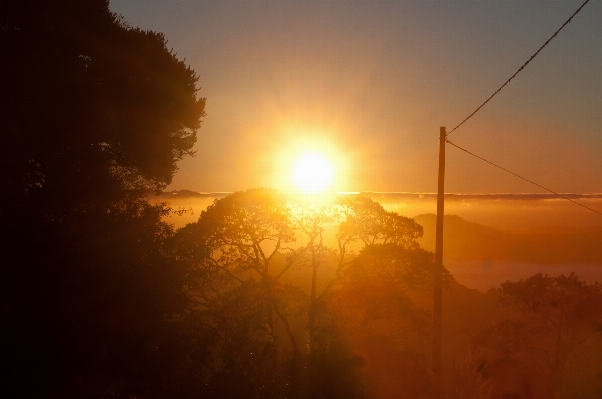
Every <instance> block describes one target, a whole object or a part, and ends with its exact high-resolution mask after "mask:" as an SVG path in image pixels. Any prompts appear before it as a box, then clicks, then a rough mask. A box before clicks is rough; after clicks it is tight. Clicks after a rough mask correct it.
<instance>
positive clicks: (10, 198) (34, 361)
mask: <svg viewBox="0 0 602 399" xmlns="http://www.w3.org/2000/svg"><path fill="white" fill-rule="evenodd" d="M0 46H1V47H0V51H1V54H2V62H0V101H1V103H0V124H1V125H2V135H1V136H0V168H1V169H0V170H1V173H0V185H1V186H2V187H3V195H2V196H1V197H0V232H1V235H2V237H3V240H2V243H1V244H0V245H1V248H0V263H1V264H2V268H1V270H0V293H1V294H0V295H1V296H0V301H1V304H0V306H1V308H2V309H3V311H2V312H1V313H0V326H1V327H0V328H1V333H0V337H1V338H0V351H1V353H2V356H1V358H2V359H1V362H2V368H3V370H5V372H4V373H2V377H1V378H2V385H3V387H2V391H3V392H5V393H7V394H8V396H11V397H37V396H45V397H71V396H73V397H76V396H85V395H87V396H90V397H100V396H101V395H102V392H111V395H114V396H119V395H125V396H147V397H151V396H153V395H157V392H160V391H161V390H162V389H165V386H164V385H162V384H164V382H165V381H166V380H165V379H164V378H159V376H160V375H162V374H161V372H160V371H159V370H160V369H159V367H158V366H159V364H160V363H162V361H166V357H164V355H165V356H168V355H167V353H168V352H169V350H167V348H166V346H167V345H159V344H158V343H159V342H169V341H170V338H169V337H170V334H172V333H173V332H174V330H173V329H171V330H170V328H169V321H168V319H167V318H166V317H165V315H169V314H173V313H177V312H181V311H182V309H183V308H184V307H185V306H186V303H187V298H186V295H185V294H184V291H183V287H184V284H185V282H186V278H187V276H186V274H185V273H183V272H182V270H181V269H177V268H174V267H172V266H171V259H170V258H169V257H168V256H167V253H166V251H165V250H164V244H165V243H166V241H167V239H168V238H169V237H170V236H171V234H172V229H171V226H169V225H167V224H166V223H164V222H162V220H161V219H162V218H163V217H164V216H165V215H166V213H168V212H169V209H168V208H166V207H165V206H164V205H157V206H151V205H149V204H148V203H147V202H146V201H145V200H144V195H145V194H146V193H147V192H148V190H159V189H161V188H163V187H165V186H166V185H167V184H168V183H169V182H170V181H171V178H172V176H173V174H174V172H175V171H176V169H177V166H176V163H177V161H179V160H180V159H182V157H184V156H186V155H190V154H192V146H193V144H194V143H195V141H196V130H197V129H198V128H199V126H200V118H201V117H202V116H203V115H204V104H205V100H204V99H202V98H201V99H197V98H196V94H197V90H198V88H197V86H196V84H197V76H196V75H195V73H194V71H192V70H191V69H190V68H188V67H187V66H186V65H185V64H184V62H182V61H180V60H178V59H177V57H176V55H175V54H174V53H173V52H171V51H169V50H168V49H167V48H166V40H165V38H164V37H163V35H162V34H160V33H155V32H150V31H143V30H140V29H137V28H136V29H135V28H132V27H130V26H129V25H128V24H127V23H126V22H125V21H124V20H123V19H122V18H121V17H119V16H117V15H115V14H113V13H111V12H110V10H109V8H108V1H106V0H87V1H77V0H62V1H41V0H37V1H35V0H24V1H14V0H7V1H2V2H1V3H0ZM159 348H160V349H159ZM151 359H154V360H151ZM145 360H146V361H145ZM164 365H165V364H164ZM107 395H109V394H107Z"/></svg>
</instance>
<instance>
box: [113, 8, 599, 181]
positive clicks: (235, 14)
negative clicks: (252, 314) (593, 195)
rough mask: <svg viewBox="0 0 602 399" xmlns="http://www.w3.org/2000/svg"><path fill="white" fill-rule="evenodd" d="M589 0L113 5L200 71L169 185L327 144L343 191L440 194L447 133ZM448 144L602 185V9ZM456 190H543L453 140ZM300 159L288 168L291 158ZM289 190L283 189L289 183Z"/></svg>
mask: <svg viewBox="0 0 602 399" xmlns="http://www.w3.org/2000/svg"><path fill="white" fill-rule="evenodd" d="M582 2H583V1H582V0H576V1H573V0H562V1H560V0H556V1H549V0H545V1H544V0H531V1H526V0H516V1H474V0H472V1H464V0H461V1H441V0H433V1H417V0H415V1H400V0H390V1H368V0H364V1H343V0H341V1H337V0H330V1H259V0H257V1H253V0H249V1H215V0H214V1H208V0H205V1H204V0H188V1H187V0H178V1H176V0H112V1H111V9H112V10H113V11H114V12H117V13H119V14H122V15H123V16H124V17H125V19H126V20H127V21H128V22H129V23H130V25H132V26H139V27H141V28H143V29H148V30H155V31H160V32H163V33H164V34H165V36H166V38H167V39H168V41H169V42H168V47H170V48H173V50H174V51H175V52H177V54H178V56H179V57H180V58H186V62H187V63H189V64H190V66H191V67H192V68H193V69H194V70H195V71H196V72H197V74H198V75H199V76H200V81H199V84H200V86H201V90H200V93H199V94H200V95H201V96H203V97H206V98H207V110H206V111H207V116H206V118H205V119H204V123H203V126H202V128H201V129H200V130H199V132H198V143H197V145H196V150H197V155H196V157H194V158H190V159H186V160H185V161H183V162H182V163H181V164H180V166H181V169H180V171H179V172H178V174H177V175H176V176H175V178H174V180H173V184H172V185H171V186H170V187H169V188H168V189H185V188H186V189H191V190H196V191H235V190H244V189H247V188H251V187H256V186H273V185H274V184H276V183H275V182H276V179H277V175H278V173H285V174H286V173H288V169H287V168H289V167H290V159H291V158H293V157H294V156H296V153H297V152H298V150H300V149H302V148H306V147H307V148H310V147H316V148H314V149H317V150H323V151H324V152H325V153H327V154H328V156H330V157H336V158H337V162H339V163H338V164H337V167H339V169H340V171H339V173H340V174H341V176H340V179H339V180H338V184H337V185H336V186H335V188H336V189H337V190H340V191H409V192H435V191H436V187H437V154H438V144H439V143H438V135H439V127H440V126H446V127H447V128H448V131H449V130H451V128H453V127H454V126H455V125H457V124H458V123H459V122H460V121H461V120H463V119H464V118H465V117H466V116H468V114H470V113H471V112H472V111H473V110H474V109H475V108H476V107H477V106H478V105H480V104H481V103H482V102H483V101H484V100H485V99H486V98H487V97H489V95H491V94H492V93H493V91H494V90H495V89H497V88H498V87H499V86H500V85H501V84H502V83H503V82H505V81H506V79H508V78H509V77H510V76H511V75H512V74H513V73H514V72H515V71H516V69H518V67H519V66H520V65H522V64H523V63H524V62H525V61H526V60H527V59H528V58H529V57H530V56H531V55H532V54H533V53H534V52H535V51H536V50H537V49H538V48H539V47H540V46H541V45H542V44H543V43H544V42H545V41H546V40H547V39H548V38H549V37H550V36H551V35H552V33H553V32H554V31H556V30H557V29H558V28H559V27H560V25H562V23H564V21H565V20H566V19H568V17H569V16H570V15H571V14H572V13H573V12H574V11H575V10H576V9H577V8H578V7H579V6H580V5H581V3H582ZM450 140H452V141H453V142H454V143H456V144H458V145H460V146H463V147H465V148H467V149H470V150H473V151H474V152H476V153H478V154H479V155H481V156H483V157H485V158H488V159H490V160H491V161H493V162H497V163H499V164H501V165H502V166H506V167H507V168H509V169H511V170H513V171H516V172H518V173H521V174H524V175H525V176H526V177H529V178H531V179H533V180H535V181H537V182H538V183H540V184H542V185H544V186H548V187H549V188H551V189H554V190H557V191H560V192H602V2H601V1H599V0H591V1H590V3H588V4H587V5H586V6H585V7H584V9H583V10H582V11H581V12H580V13H579V14H578V15H577V16H576V17H575V19H574V20H573V22H572V23H571V24H569V25H568V26H567V27H565V29H564V30H563V31H562V32H561V33H560V34H559V36H558V37H557V38H556V39H554V40H553V41H552V42H551V43H550V44H549V45H548V46H547V47H546V48H545V49H544V50H543V51H542V52H541V53H540V54H539V56H538V57H537V58H536V59H535V60H534V61H533V62H531V64H529V66H527V68H526V69H525V70H524V71H523V72H521V73H520V74H519V75H518V76H517V77H516V78H515V79H514V80H513V81H512V83H510V85H509V86H507V87H506V88H505V89H504V90H503V91H502V92H501V93H500V94H499V95H498V96H497V97H495V98H494V99H493V100H492V101H491V102H490V103H489V104H488V105H487V106H486V107H485V108H483V109H482V111H480V112H479V113H478V114H477V115H476V116H475V117H473V118H472V119H471V120H470V121H469V122H467V123H466V124H465V125H464V126H463V127H461V128H460V129H458V130H457V131H456V132H454V133H453V135H451V136H450ZM447 154H448V155H447V169H446V191H448V192H464V193H472V192H542V190H540V189H537V187H534V186H531V185H529V184H528V183H525V182H523V181H521V180H520V179H517V178H515V177H513V176H511V175H507V174H505V173H504V172H501V171H499V170H497V169H495V168H493V167H490V166H489V165H487V164H485V163H483V162H481V161H478V160H476V159H474V158H472V157H470V156H468V155H466V154H464V153H462V152H460V151H458V150H456V149H454V148H451V147H449V146H448V151H447ZM287 162H288V163H287ZM279 188H281V187H279Z"/></svg>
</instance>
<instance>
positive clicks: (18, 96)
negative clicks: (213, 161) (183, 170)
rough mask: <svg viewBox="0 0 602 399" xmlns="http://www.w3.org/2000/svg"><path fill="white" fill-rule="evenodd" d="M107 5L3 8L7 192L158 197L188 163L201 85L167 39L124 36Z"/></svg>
mask: <svg viewBox="0 0 602 399" xmlns="http://www.w3.org/2000/svg"><path fill="white" fill-rule="evenodd" d="M108 3H109V2H108V0H86V1H77V0H61V1H47V0H42V1H40V0H38V1H36V0H19V1H16V0H8V1H2V3H1V4H0V7H1V8H0V26H1V29H0V37H1V39H0V43H1V46H2V47H1V52H2V58H3V62H2V63H0V91H1V92H2V97H1V101H2V103H1V107H0V125H1V126H2V130H3V134H2V138H1V140H2V141H1V145H0V151H1V153H0V159H1V161H0V162H1V165H0V167H1V170H2V175H1V176H2V177H1V181H0V185H1V186H2V187H3V189H5V190H7V191H8V192H9V193H12V194H13V195H15V196H18V197H22V196H24V195H26V194H29V195H31V193H32V192H35V191H44V192H45V193H46V194H47V195H50V194H51V193H54V195H56V196H59V197H60V198H62V199H65V198H70V197H82V196H87V197H88V198H96V199H98V198H99V197H98V196H100V198H105V197H106V196H107V195H111V194H112V195H115V190H119V189H122V188H127V189H132V188H139V189H153V190H159V189H161V188H163V187H165V185H167V184H169V183H170V182H171V178H172V176H173V174H174V172H175V171H176V170H177V166H176V163H177V161H179V160H180V159H182V157H184V156H185V155H189V154H192V146H193V145H194V144H195V142H196V130H197V129H198V128H199V126H200V118H201V117H202V116H203V115H204V107H205V99H204V98H198V99H197V97H196V93H197V90H198V88H197V86H196V83H197V80H198V77H197V76H196V74H195V72H194V71H193V70H192V69H190V68H189V67H187V66H186V64H185V63H184V62H183V61H180V60H178V59H177V57H176V54H174V53H173V51H170V50H169V49H168V48H167V47H166V44H167V41H166V39H165V38H164V36H163V34H161V33H156V32H152V31H143V30H140V29H138V28H136V29H134V28H131V27H130V26H128V24H127V23H126V22H124V21H123V20H122V18H121V17H119V16H118V15H116V14H113V13H111V12H110V10H109V7H108ZM111 189H112V190H111Z"/></svg>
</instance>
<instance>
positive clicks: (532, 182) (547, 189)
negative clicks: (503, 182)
mask: <svg viewBox="0 0 602 399" xmlns="http://www.w3.org/2000/svg"><path fill="white" fill-rule="evenodd" d="M445 142H446V143H448V144H451V145H453V146H454V147H456V148H457V149H459V150H462V151H464V152H466V153H467V154H470V155H472V156H473V157H476V158H479V159H480V160H481V161H485V162H487V163H488V164H491V165H493V166H495V167H496V168H499V169H501V170H503V171H504V172H508V173H510V174H511V175H514V176H516V177H519V178H521V179H523V180H525V181H528V182H529V183H531V184H534V185H536V186H537V187H539V188H543V189H544V190H546V191H549V192H551V193H552V194H555V195H557V196H558V197H560V198H564V199H566V200H569V201H571V202H574V203H575V204H577V205H579V206H582V207H584V208H585V209H589V210H590V211H592V212H595V213H597V214H598V215H600V216H602V212H598V211H597V210H595V209H592V208H590V207H588V206H585V205H583V204H581V203H579V202H577V201H575V200H572V199H570V198H569V197H567V196H565V195H562V194H559V193H557V192H556V191H552V190H550V189H549V188H546V187H544V186H542V185H541V184H537V183H535V182H534V181H531V180H529V179H527V178H526V177H523V176H521V175H518V174H516V173H514V172H511V171H509V170H508V169H506V168H503V167H501V166H500V165H496V164H494V163H493V162H491V161H488V160H486V159H485V158H482V157H480V156H478V155H477V154H474V153H472V152H470V151H468V150H467V149H465V148H462V147H460V146H458V145H456V144H454V143H452V142H451V141H449V140H445Z"/></svg>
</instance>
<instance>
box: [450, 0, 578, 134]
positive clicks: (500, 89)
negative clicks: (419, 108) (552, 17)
mask: <svg viewBox="0 0 602 399" xmlns="http://www.w3.org/2000/svg"><path fill="white" fill-rule="evenodd" d="M588 2H589V0H585V2H584V3H583V4H581V7H579V8H578V9H577V11H575V12H574V13H573V15H571V17H570V18H569V19H567V20H566V22H565V23H564V24H562V26H561V27H560V28H559V29H558V30H557V31H556V32H554V34H553V35H552V37H550V38H549V39H548V40H547V41H546V42H545V43H544V44H543V45H542V46H541V47H540V48H539V50H537V51H536V52H535V54H533V55H532V56H531V58H529V59H528V60H527V62H525V63H524V64H523V65H522V66H521V67H520V68H518V71H516V72H515V73H514V75H512V76H510V79H508V80H507V81H506V83H504V84H503V85H502V86H501V87H500V88H499V89H497V90H496V91H495V93H493V94H492V95H491V96H490V97H489V98H488V99H487V100H485V102H484V103H483V104H481V105H479V107H478V108H477V109H475V110H474V112H473V113H472V114H470V115H468V116H467V117H466V119H464V120H463V121H462V122H460V124H459V125H458V126H456V127H455V128H453V129H452V130H451V131H450V132H449V133H447V136H449V135H450V134H452V133H453V132H454V130H456V129H457V128H459V127H460V126H462V125H463V124H464V122H466V121H467V120H469V119H470V118H472V116H473V115H474V114H476V113H477V112H479V110H480V109H481V108H483V107H484V106H485V104H487V103H488V102H489V100H491V99H492V98H493V97H494V96H495V95H496V94H497V93H499V92H500V91H502V89H503V88H504V87H506V85H507V84H508V83H510V81H511V80H512V79H514V77H515V76H516V75H518V73H519V72H520V71H522V70H523V69H524V68H525V67H526V66H527V64H529V63H530V62H531V61H532V60H533V58H535V57H536V56H537V54H539V52H540V51H541V50H543V48H544V47H545V46H547V45H548V43H550V42H551V41H552V39H554V38H555V37H556V35H558V33H559V32H560V31H561V30H562V28H564V27H565V26H566V25H568V24H569V23H570V22H571V20H572V19H573V17H574V16H575V15H577V13H579V11H581V9H582V8H583V7H584V6H585V5H586V4H587V3H588ZM447 136H445V137H447Z"/></svg>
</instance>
